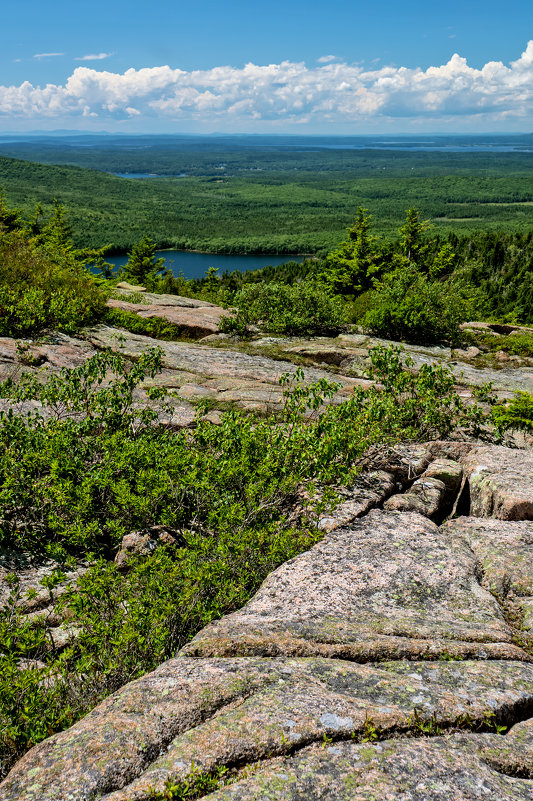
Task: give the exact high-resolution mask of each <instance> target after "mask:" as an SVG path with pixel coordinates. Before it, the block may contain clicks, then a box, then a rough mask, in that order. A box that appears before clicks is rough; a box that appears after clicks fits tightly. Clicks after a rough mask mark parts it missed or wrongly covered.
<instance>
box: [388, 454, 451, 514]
mask: <svg viewBox="0 0 533 801" xmlns="http://www.w3.org/2000/svg"><path fill="white" fill-rule="evenodd" d="M462 477H463V468H462V467H461V465H460V464H459V463H458V462H456V461H454V460H452V459H445V458H443V459H438V460H436V461H434V462H432V463H431V464H430V465H429V466H428V468H427V469H426V470H425V471H424V472H423V474H422V475H421V476H420V478H418V479H417V480H416V481H415V482H414V483H413V484H412V486H411V488H410V489H409V490H408V491H407V492H405V493H403V494H399V495H394V496H393V497H392V498H389V499H388V500H387V501H385V504H384V506H383V508H384V509H386V510H388V511H397V512H418V513H419V514H422V515H424V516H425V517H430V518H432V519H434V518H436V517H438V516H439V515H441V514H442V513H443V511H444V510H445V509H447V508H450V505H451V503H452V502H453V499H454V498H455V496H456V494H457V491H458V489H459V487H460V485H461V479H462Z"/></svg>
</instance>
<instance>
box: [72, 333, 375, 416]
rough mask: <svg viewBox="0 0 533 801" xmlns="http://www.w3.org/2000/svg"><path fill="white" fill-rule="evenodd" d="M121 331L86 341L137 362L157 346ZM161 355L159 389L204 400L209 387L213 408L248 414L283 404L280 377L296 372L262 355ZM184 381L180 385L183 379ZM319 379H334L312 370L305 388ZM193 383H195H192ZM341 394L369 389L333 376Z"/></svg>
mask: <svg viewBox="0 0 533 801" xmlns="http://www.w3.org/2000/svg"><path fill="white" fill-rule="evenodd" d="M120 334H121V332H120V331H119V330H118V329H115V328H110V327H107V326H97V327H96V328H93V329H88V330H87V331H86V336H87V337H88V339H89V340H90V342H91V343H92V344H94V345H95V347H97V348H106V347H109V348H111V349H112V350H116V351H118V352H120V353H123V354H124V355H125V356H128V357H130V358H136V357H137V356H139V354H141V353H142V352H143V351H145V350H146V349H147V348H149V347H153V346H154V344H155V342H156V340H153V339H151V338H150V337H145V336H141V335H138V334H131V333H128V334H127V335H125V338H124V339H121V337H120ZM157 344H158V346H159V347H160V348H161V349H162V351H163V357H162V360H163V373H162V374H161V375H160V376H157V377H156V380H155V383H157V384H158V385H160V386H167V387H169V388H174V387H176V386H183V385H184V384H186V383H190V384H191V385H192V386H193V387H195V388H193V389H192V391H191V390H190V389H187V390H186V392H188V393H189V395H188V397H196V398H197V397H200V393H201V392H202V390H199V389H196V387H205V388H207V389H208V390H214V391H215V393H216V394H215V395H214V396H212V397H213V400H214V402H215V403H216V402H217V401H221V402H222V403H223V404H227V403H235V404H238V405H239V406H242V407H244V408H257V409H259V410H261V411H266V410H268V409H269V408H272V407H273V408H275V407H276V404H280V403H281V402H282V399H283V393H282V389H281V387H280V385H279V380H280V378H281V376H282V375H284V374H288V375H294V374H295V372H296V370H297V367H296V365H294V364H292V363H291V362H284V361H277V360H274V359H271V358H268V357H266V356H262V355H259V354H257V355H250V354H248V353H243V352H242V351H238V350H230V349H226V348H211V347H209V346H206V345H196V344H195V345H191V344H188V343H184V342H160V341H158V340H157ZM181 373H183V374H184V375H186V381H182V380H181V378H180V374H181ZM321 378H326V379H331V374H330V373H328V372H327V371H325V370H319V369H317V368H315V367H309V368H306V370H305V382H306V383H311V382H314V381H318V380H319V379H321ZM191 379H192V380H191ZM335 381H336V382H337V383H339V384H340V389H339V391H338V392H337V394H336V395H335V397H334V398H333V400H332V402H334V403H339V402H341V401H342V400H346V398H348V397H349V396H350V395H351V392H352V389H353V388H354V387H356V386H362V387H367V386H369V382H368V381H362V380H360V379H354V378H346V377H344V376H335Z"/></svg>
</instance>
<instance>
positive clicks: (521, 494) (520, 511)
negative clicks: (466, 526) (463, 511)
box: [463, 446, 533, 520]
mask: <svg viewBox="0 0 533 801" xmlns="http://www.w3.org/2000/svg"><path fill="white" fill-rule="evenodd" d="M463 465H464V468H465V473H466V475H467V477H468V480H469V485H470V503H471V507H470V514H471V515H473V516H475V517H496V518H499V519H500V520H533V451H531V450H529V451H526V450H513V449H511V448H504V447H502V446H482V447H479V448H475V449H474V450H472V451H470V453H469V454H468V456H466V457H465V458H464V460H463Z"/></svg>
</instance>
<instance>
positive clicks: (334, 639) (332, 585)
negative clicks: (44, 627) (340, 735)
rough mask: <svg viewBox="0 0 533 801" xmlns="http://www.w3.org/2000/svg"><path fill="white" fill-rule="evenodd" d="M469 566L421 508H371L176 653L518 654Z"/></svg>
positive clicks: (470, 560) (466, 555)
mask: <svg viewBox="0 0 533 801" xmlns="http://www.w3.org/2000/svg"><path fill="white" fill-rule="evenodd" d="M476 565H477V563H476V558H475V556H474V554H473V553H472V551H471V550H470V548H469V547H468V546H467V545H466V544H464V545H463V546H462V547H461V546H458V545H456V544H453V545H452V544H451V543H450V539H449V537H447V536H446V535H445V533H443V532H442V531H441V530H440V529H439V528H438V527H437V526H436V525H435V524H434V523H432V522H431V521H429V520H427V519H426V518H424V517H422V516H421V515H418V514H415V513H399V512H382V511H378V510H372V511H371V512H369V513H368V515H366V517H364V518H362V519H360V520H356V521H355V522H354V523H352V524H351V525H350V526H348V527H347V528H344V529H338V530H336V531H334V532H331V533H329V534H328V535H327V536H326V537H325V538H324V540H323V541H322V542H320V543H318V544H317V545H315V546H314V547H313V548H311V549H310V550H309V551H307V552H306V553H303V554H300V555H299V556H297V557H295V558H294V559H291V560H290V561H289V562H287V563H286V564H284V565H282V566H281V567H279V568H278V569H277V570H275V571H274V572H273V573H271V574H270V575H269V576H268V577H267V579H266V580H265V581H264V582H263V584H262V586H261V588H260V589H259V591H258V592H257V594H256V595H255V596H254V597H253V598H252V599H251V600H250V601H249V602H248V604H246V606H245V607H244V608H243V609H241V610H239V611H238V612H234V613H233V614H230V615H228V616H226V617H224V618H222V620H219V621H217V622H215V623H212V624H210V625H208V626H207V627H206V628H205V629H203V630H202V631H201V632H200V633H199V634H198V635H196V637H195V638H194V639H193V640H192V641H191V642H190V643H189V644H188V645H186V646H185V647H184V648H183V650H182V653H183V654H184V655H187V656H235V655H239V656H246V655H247V656H277V655H287V656H289V655H290V656H313V655H321V656H327V657H338V658H349V659H355V660H358V661H371V660H376V659H379V660H384V659H405V658H407V659H416V658H420V657H424V658H436V657H438V656H450V655H451V656H455V657H461V658H472V657H478V658H483V659H485V658H508V659H513V658H514V659H524V658H526V657H525V654H524V652H523V651H521V649H519V648H518V647H517V646H515V645H514V644H513V635H512V632H511V630H510V628H509V626H508V625H507V623H506V622H505V620H504V617H503V614H502V611H501V609H500V607H499V605H498V603H497V602H496V601H495V599H494V598H493V597H492V595H491V594H490V593H489V592H488V591H487V590H485V589H484V588H482V587H481V586H480V584H479V582H478V579H477V574H476Z"/></svg>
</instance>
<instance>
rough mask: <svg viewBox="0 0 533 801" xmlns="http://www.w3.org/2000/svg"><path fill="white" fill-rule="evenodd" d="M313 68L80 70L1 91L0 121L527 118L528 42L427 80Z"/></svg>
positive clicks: (397, 72) (430, 73)
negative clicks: (517, 50) (511, 56)
mask: <svg viewBox="0 0 533 801" xmlns="http://www.w3.org/2000/svg"><path fill="white" fill-rule="evenodd" d="M46 55H52V54H46ZM104 55H106V54H99V55H98V56H91V57H92V58H96V57H104ZM44 56H45V54H42V55H41V57H44ZM322 61H323V63H320V64H319V65H318V66H316V65H315V66H312V67H307V66H306V64H305V63H296V62H290V61H283V62H282V63H280V64H269V65H267V66H259V65H256V64H246V65H245V66H244V67H242V68H235V67H229V66H221V67H215V68H213V69H210V70H196V71H191V72H187V71H184V70H180V69H171V68H170V67H168V66H163V67H152V68H145V69H129V70H127V71H126V72H124V73H123V74H118V73H114V72H108V71H104V70H101V71H99V70H95V69H92V68H90V67H86V66H80V67H77V68H76V69H75V70H74V72H73V73H72V75H71V76H70V77H69V78H68V80H67V81H66V83H65V84H64V85H56V84H47V85H46V86H44V87H41V86H34V85H33V84H31V83H30V82H28V81H25V82H24V83H22V84H21V85H19V86H0V116H4V117H10V118H55V117H62V118H73V117H92V118H95V117H98V118H100V119H104V120H105V119H110V118H111V119H128V118H130V119H131V118H134V117H136V118H137V119H140V118H143V117H145V118H160V119H167V120H170V119H175V120H209V121H211V122H213V121H216V120H217V119H218V118H224V119H225V121H226V122H227V121H228V120H229V121H231V120H235V122H236V123H237V122H238V121H240V120H256V121H280V120H282V121H284V122H294V123H312V122H321V123H324V122H336V121H337V122H351V121H353V122H357V121H365V120H379V119H383V118H388V119H408V118H424V119H435V120H438V119H442V118H456V119H458V118H464V117H474V118H478V119H486V120H487V121H488V120H505V119H509V118H528V117H532V118H533V41H530V42H529V43H528V45H527V48H526V50H525V51H524V53H522V55H521V56H520V58H518V59H517V60H516V61H513V62H511V63H510V64H509V65H508V66H506V65H505V64H503V63H502V62H501V61H491V62H488V63H487V64H485V65H484V66H483V67H482V68H481V69H474V68H472V67H470V66H469V65H468V64H467V61H466V59H464V58H462V57H461V56H459V55H457V54H455V55H454V56H452V58H451V59H450V60H449V61H448V63H447V64H443V65H441V66H434V67H429V68H428V69H426V70H422V69H419V68H417V69H409V68H407V67H380V68H374V69H365V68H364V67H362V66H360V65H351V64H347V63H339V62H335V63H332V62H330V61H329V57H328V61H326V59H325V58H323V59H322Z"/></svg>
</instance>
